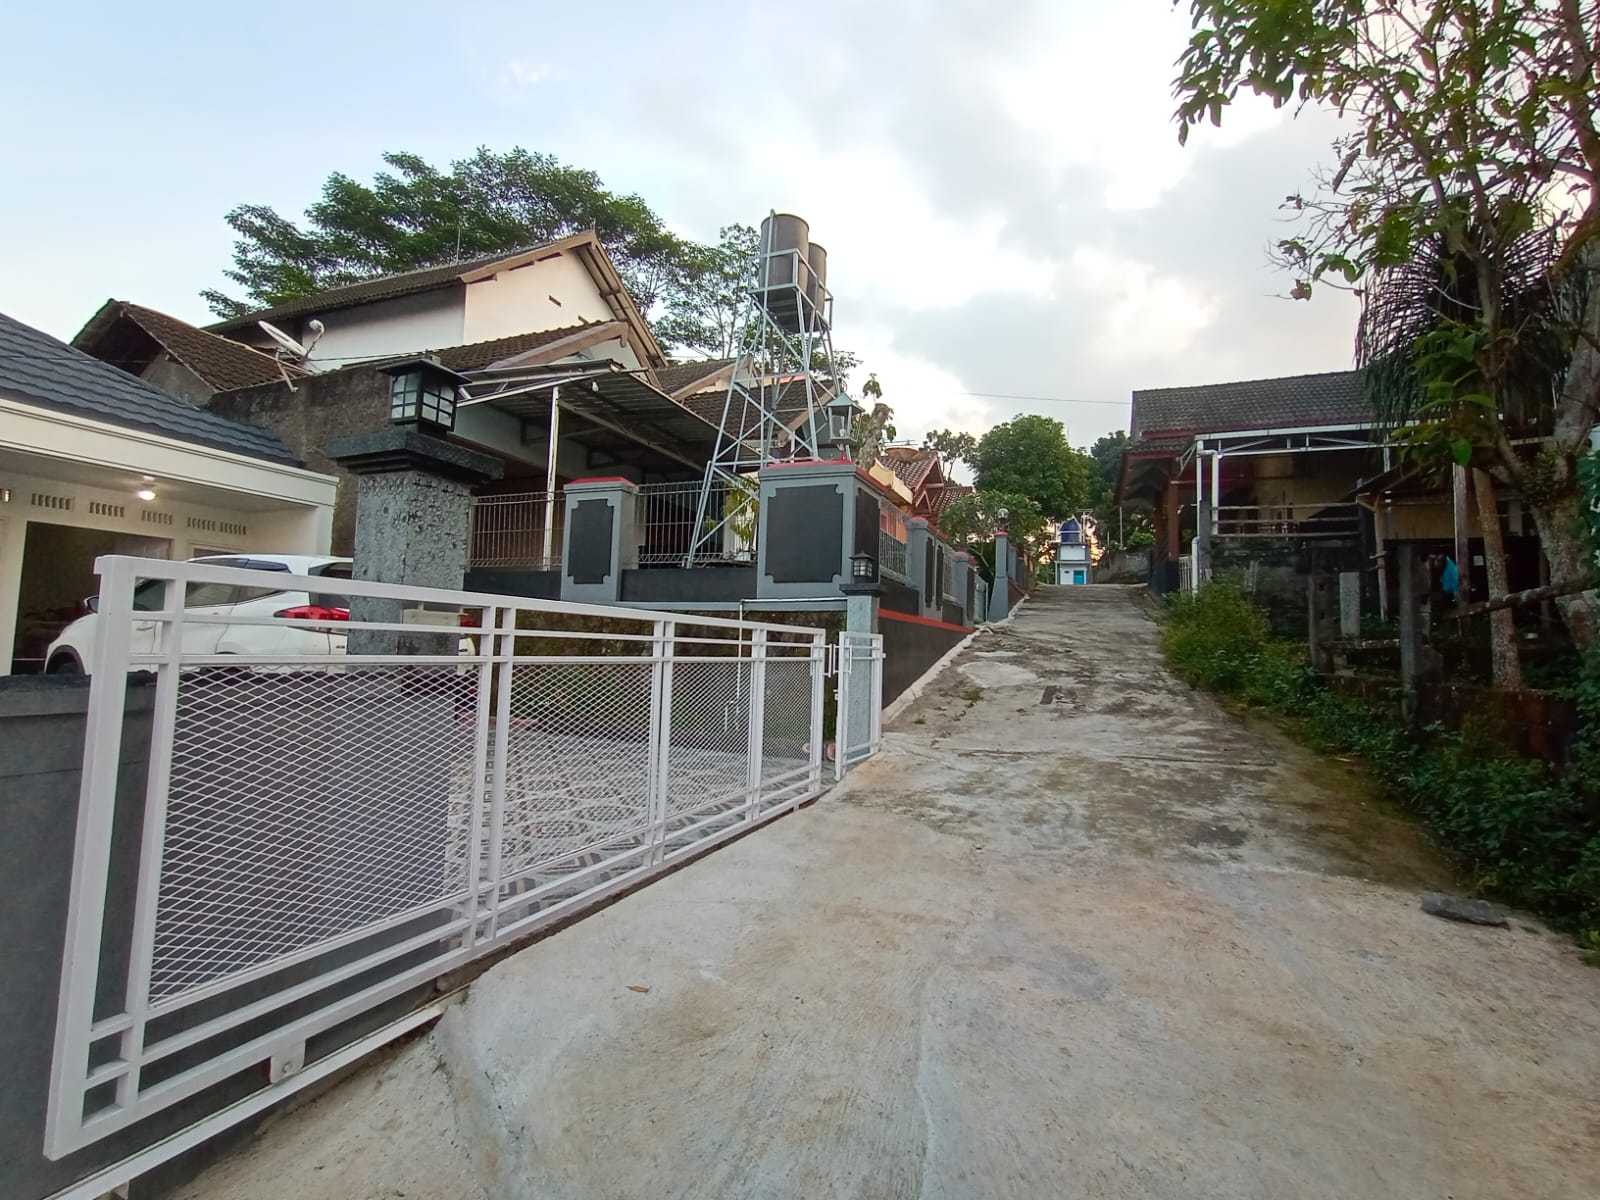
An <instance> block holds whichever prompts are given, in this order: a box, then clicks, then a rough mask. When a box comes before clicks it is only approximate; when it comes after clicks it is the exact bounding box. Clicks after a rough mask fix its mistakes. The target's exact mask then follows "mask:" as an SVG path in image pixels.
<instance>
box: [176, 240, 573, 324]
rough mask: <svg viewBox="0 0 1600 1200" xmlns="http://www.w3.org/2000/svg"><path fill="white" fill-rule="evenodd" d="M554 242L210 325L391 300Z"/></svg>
mask: <svg viewBox="0 0 1600 1200" xmlns="http://www.w3.org/2000/svg"><path fill="white" fill-rule="evenodd" d="M553 245H555V243H554V242H548V243H545V244H543V245H537V246H523V247H520V248H519V249H516V250H501V251H498V252H496V253H494V254H486V255H484V256H483V257H481V258H474V259H469V260H467V261H465V262H453V263H445V264H443V265H442V266H437V267H419V268H418V269H416V270H414V271H402V272H400V273H399V274H397V275H380V276H378V277H377V278H375V279H363V280H361V281H360V282H359V283H351V284H346V285H345V286H344V287H336V288H329V289H327V290H326V291H321V292H314V293H312V294H311V295H309V296H297V297H295V298H294V299H293V300H286V301H284V302H283V303H282V304H277V305H274V306H273V307H271V308H263V309H261V310H259V311H257V312H251V313H244V314H242V315H240V316H237V317H229V318H228V319H227V320H225V321H218V322H217V323H216V324H215V325H208V326H207V328H208V329H212V330H215V331H216V332H218V333H228V332H231V331H233V330H236V329H248V328H249V327H250V326H252V325H254V324H255V323H256V322H257V321H276V320H279V319H281V318H285V317H301V316H311V315H313V314H316V313H323V312H331V311H332V310H334V309H339V308H350V307H353V306H354V305H357V304H369V303H371V302H372V301H374V300H392V299H394V298H395V297H397V296H410V295H413V294H415V293H417V292H427V291H432V290H433V289H434V288H436V287H443V286H444V285H445V284H449V283H453V282H455V281H456V280H458V279H460V278H461V276H463V275H465V274H467V273H469V272H471V271H478V270H482V269H483V268H484V267H490V266H493V265H494V264H495V263H498V262H504V261H506V260H508V259H512V258H517V257H519V256H520V255H524V254H529V253H532V252H533V251H536V250H543V249H546V247H547V246H553Z"/></svg>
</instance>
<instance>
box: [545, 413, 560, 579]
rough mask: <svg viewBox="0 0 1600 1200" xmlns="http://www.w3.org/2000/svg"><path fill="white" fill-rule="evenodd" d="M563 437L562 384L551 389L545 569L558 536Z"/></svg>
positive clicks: (552, 554)
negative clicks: (558, 454)
mask: <svg viewBox="0 0 1600 1200" xmlns="http://www.w3.org/2000/svg"><path fill="white" fill-rule="evenodd" d="M560 439H561V385H560V384H559V383H558V384H556V385H555V386H554V387H553V388H551V389H550V449H549V452H548V453H547V454H546V455H545V467H544V569H545V570H547V571H548V570H549V569H550V560H551V558H552V557H553V556H554V551H555V537H556V446H557V443H558V442H559V441H560Z"/></svg>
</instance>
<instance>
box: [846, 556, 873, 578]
mask: <svg viewBox="0 0 1600 1200" xmlns="http://www.w3.org/2000/svg"><path fill="white" fill-rule="evenodd" d="M850 581H851V582H852V583H876V582H877V581H878V560H877V559H875V558H873V557H872V555H870V554H868V553H866V552H865V551H863V552H862V553H860V554H852V555H851V556H850Z"/></svg>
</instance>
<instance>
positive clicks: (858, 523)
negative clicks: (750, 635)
mask: <svg viewBox="0 0 1600 1200" xmlns="http://www.w3.org/2000/svg"><path fill="white" fill-rule="evenodd" d="M877 498H878V492H877V490H876V486H875V485H874V484H872V483H871V482H869V481H868V480H866V479H865V478H863V477H859V476H858V475H857V472H856V465H855V464H854V463H852V462H799V463H779V464H776V465H774V466H770V467H766V468H764V469H763V470H762V472H761V507H760V519H759V522H758V527H757V530H756V596H757V598H758V599H762V600H782V599H814V598H816V597H819V596H837V595H838V594H839V591H840V587H841V585H843V584H844V583H846V582H847V581H848V580H849V578H850V556H851V555H852V554H856V553H866V554H870V555H871V556H872V560H873V562H874V563H875V564H877V565H878V567H879V569H880V570H881V567H882V564H881V563H878V557H879V546H878V500H877Z"/></svg>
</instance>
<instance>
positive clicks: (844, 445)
mask: <svg viewBox="0 0 1600 1200" xmlns="http://www.w3.org/2000/svg"><path fill="white" fill-rule="evenodd" d="M822 411H823V412H824V413H826V414H827V419H828V437H827V442H828V445H830V446H832V447H833V448H834V450H835V451H837V452H838V457H839V458H852V457H854V451H855V448H856V446H857V444H858V443H859V441H860V439H859V437H858V436H857V430H856V423H857V419H858V418H859V417H861V416H862V410H861V407H860V405H858V404H857V403H856V402H855V401H854V400H852V399H850V397H849V396H846V395H845V394H844V393H843V392H840V393H839V394H838V395H837V396H835V397H834V398H833V399H832V400H830V401H828V403H827V405H826V406H825V407H824V408H823V410H822Z"/></svg>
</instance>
